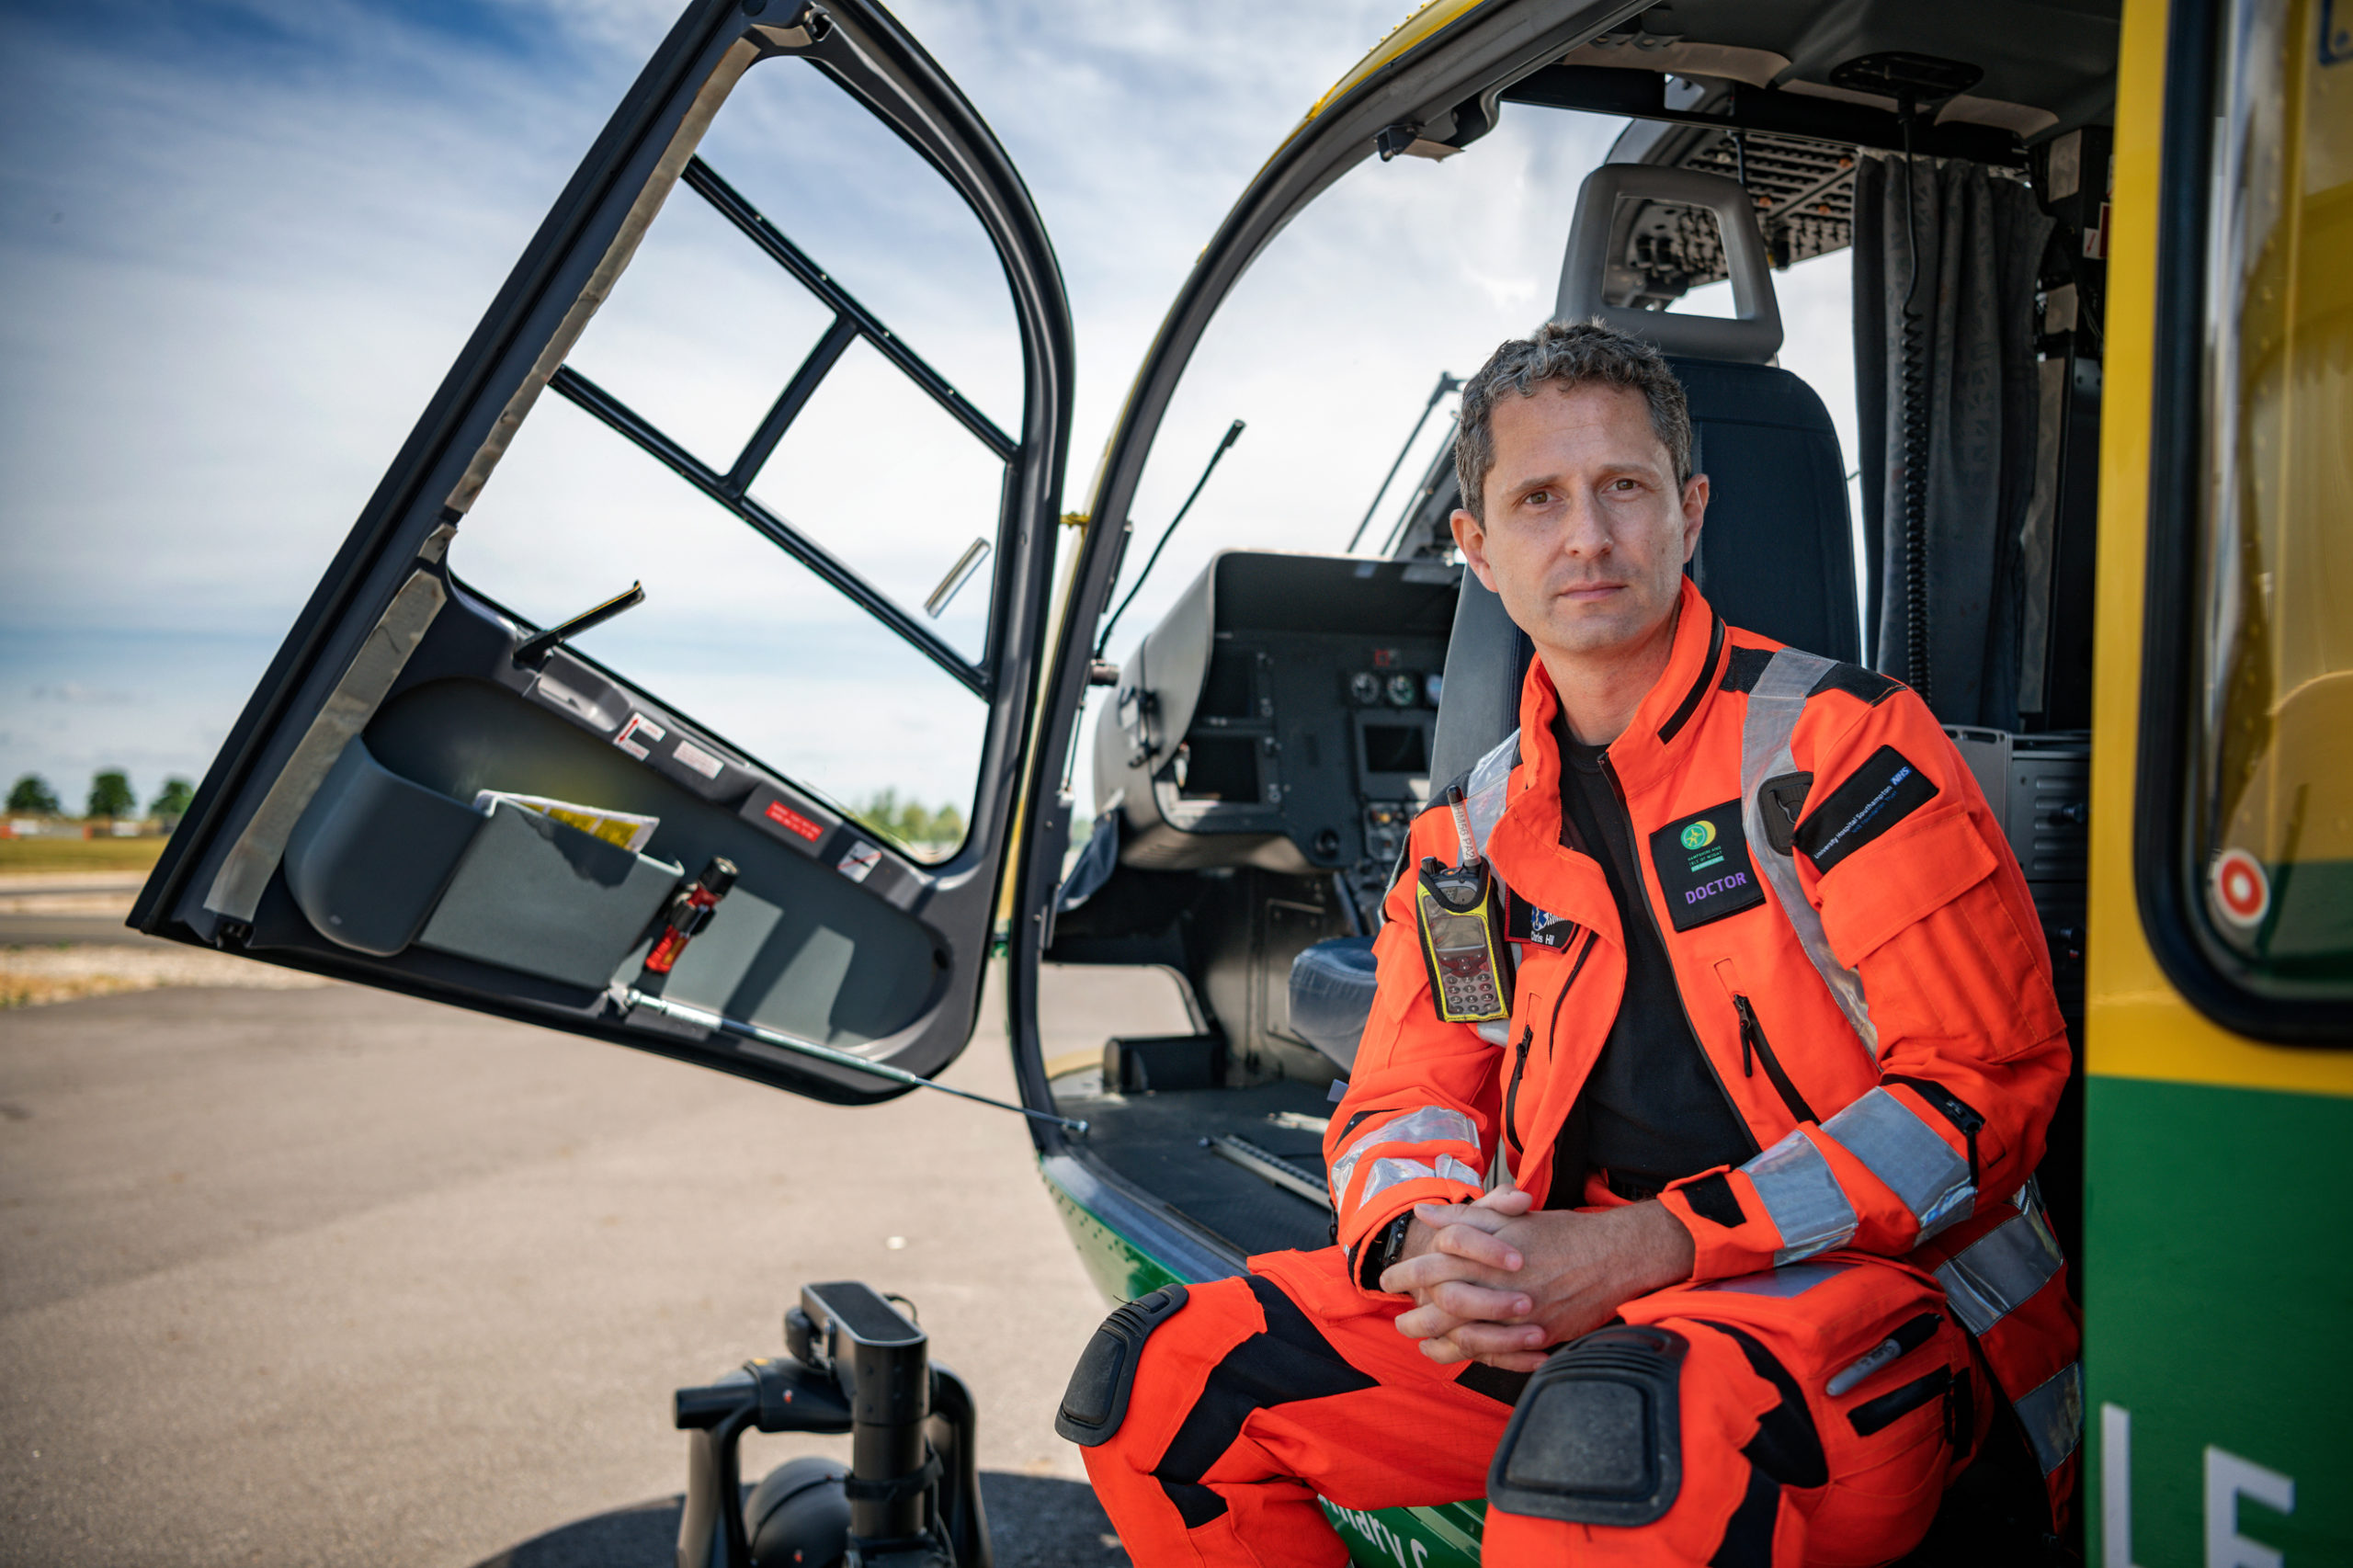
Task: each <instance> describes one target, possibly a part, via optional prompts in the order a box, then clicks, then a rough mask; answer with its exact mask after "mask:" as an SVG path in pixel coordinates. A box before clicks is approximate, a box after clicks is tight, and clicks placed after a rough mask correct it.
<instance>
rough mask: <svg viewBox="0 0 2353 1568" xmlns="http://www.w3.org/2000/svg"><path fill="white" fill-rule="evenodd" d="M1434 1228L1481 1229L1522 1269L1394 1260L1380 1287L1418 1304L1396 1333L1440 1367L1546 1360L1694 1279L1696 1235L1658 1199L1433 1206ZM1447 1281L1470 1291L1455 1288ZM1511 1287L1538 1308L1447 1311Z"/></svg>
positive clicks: (1519, 1367)
mask: <svg viewBox="0 0 2353 1568" xmlns="http://www.w3.org/2000/svg"><path fill="white" fill-rule="evenodd" d="M1433 1208H1434V1213H1433V1215H1432V1216H1430V1217H1428V1218H1429V1219H1430V1221H1431V1222H1437V1223H1455V1224H1469V1225H1474V1226H1476V1227H1477V1228H1479V1229H1481V1230H1483V1231H1486V1232H1488V1233H1491V1234H1493V1235H1495V1237H1496V1238H1497V1239H1498V1240H1500V1241H1503V1242H1506V1243H1508V1244H1510V1246H1511V1247H1512V1248H1513V1249H1515V1250H1517V1251H1518V1253H1519V1255H1520V1257H1521V1259H1522V1262H1521V1265H1520V1267H1518V1268H1516V1269H1506V1268H1502V1267H1495V1266H1494V1265H1492V1264H1488V1263H1483V1262H1479V1261H1475V1260H1473V1259H1471V1258H1466V1257H1462V1256H1458V1255H1456V1254H1454V1253H1450V1252H1444V1251H1432V1252H1425V1253H1423V1254H1421V1255H1420V1256H1415V1257H1409V1258H1406V1259H1404V1261H1403V1262H1400V1263H1397V1264H1394V1265H1392V1266H1391V1267H1390V1268H1389V1269H1388V1270H1387V1272H1385V1273H1383V1274H1382V1275H1381V1289H1382V1290H1392V1291H1396V1292H1398V1293H1400V1294H1405V1293H1411V1294H1412V1295H1413V1296H1414V1297H1415V1301H1417V1302H1418V1303H1420V1304H1418V1305H1416V1306H1415V1307H1414V1308H1412V1309H1411V1310H1410V1311H1408V1312H1404V1313H1402V1314H1401V1315H1400V1316H1399V1317H1398V1319H1397V1331H1398V1332H1399V1333H1400V1334H1404V1335H1408V1336H1409V1337H1411V1338H1415V1339H1418V1340H1420V1341H1421V1342H1422V1354H1424V1355H1426V1356H1427V1357H1429V1358H1430V1359H1432V1360H1433V1361H1438V1362H1441V1363H1447V1362H1454V1361H1461V1360H1467V1359H1471V1358H1477V1359H1479V1360H1481V1361H1484V1362H1487V1363H1488V1364H1489V1365H1491V1366H1495V1367H1501V1368H1504V1369H1506V1370H1510V1371H1521V1372H1532V1371H1534V1370H1535V1369H1537V1368H1538V1367H1540V1366H1542V1365H1543V1364H1544V1347H1545V1346H1551V1345H1559V1344H1562V1343H1563V1342H1564V1341H1567V1340H1571V1339H1574V1338H1575V1337H1577V1336H1578V1335H1582V1334H1586V1333H1590V1332H1591V1331H1592V1330H1594V1329H1596V1328H1598V1327H1600V1326H1601V1325H1602V1324H1605V1323H1608V1321H1609V1320H1610V1318H1611V1317H1613V1316H1615V1315H1616V1313H1617V1311H1618V1309H1619V1308H1620V1307H1621V1306H1623V1305H1624V1304H1625V1303H1626V1302H1628V1301H1632V1300H1633V1299H1634V1298H1635V1297H1637V1296H1643V1295H1647V1294H1649V1293H1650V1292H1651V1291H1653V1290H1660V1289H1662V1288H1663V1287H1665V1286H1668V1285H1672V1284H1675V1283H1676V1282H1677V1281H1678V1280H1682V1279H1687V1278H1689V1277H1690V1274H1691V1262H1692V1249H1691V1236H1690V1233H1689V1232H1688V1231H1686V1230H1685V1229H1684V1228H1683V1225H1682V1223H1681V1221H1677V1219H1676V1218H1675V1216H1674V1215H1673V1214H1671V1213H1669V1212H1668V1211H1667V1210H1665V1208H1664V1207H1662V1206H1661V1205H1660V1204H1658V1203H1656V1202H1644V1203H1630V1204H1628V1205H1626V1206H1625V1207H1624V1208H1621V1209H1606V1210H1599V1211H1597V1212H1585V1213H1580V1212H1578V1211H1576V1210H1565V1209H1548V1210H1538V1211H1537V1212H1535V1213H1532V1214H1527V1215H1523V1216H1520V1217H1518V1218H1511V1217H1507V1216H1504V1215H1500V1214H1495V1213H1494V1212H1493V1211H1492V1210H1460V1209H1443V1208H1437V1207H1436V1206H1433ZM1449 1284H1459V1285H1467V1286H1470V1287H1472V1288H1473V1289H1474V1290H1475V1292H1476V1293H1475V1294H1473V1293H1472V1292H1469V1291H1461V1290H1448V1289H1446V1287H1448V1286H1449ZM1495 1291H1510V1292H1514V1293H1516V1294H1517V1295H1518V1296H1520V1297H1523V1298H1526V1299H1527V1300H1528V1301H1530V1302H1531V1303H1533V1304H1532V1307H1531V1309H1530V1310H1529V1311H1528V1312H1524V1313H1520V1314H1518V1315H1517V1316H1514V1317H1511V1318H1506V1319H1495V1318H1483V1317H1476V1316H1470V1315H1462V1314H1458V1313H1456V1312H1449V1310H1448V1309H1447V1307H1446V1305H1445V1302H1446V1301H1447V1299H1448V1298H1449V1296H1454V1297H1457V1298H1458V1299H1461V1300H1465V1301H1470V1300H1476V1301H1492V1300H1493V1299H1494V1298H1493V1296H1492V1295H1490V1294H1489V1292H1495Z"/></svg>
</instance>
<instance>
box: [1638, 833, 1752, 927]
mask: <svg viewBox="0 0 2353 1568" xmlns="http://www.w3.org/2000/svg"><path fill="white" fill-rule="evenodd" d="M1651 865H1652V867H1653V868H1654V869H1655V870H1656V871H1657V872H1658V886H1659V891H1660V892H1663V893H1665V895H1666V913H1667V915H1668V917H1669V918H1670V919H1672V920H1673V921H1674V922H1675V928H1676V929H1677V930H1678V931H1688V930H1690V929H1691V928H1692V927H1693V926H1705V925H1706V924H1707V923H1708V922H1709V921H1711V920H1721V919H1722V918H1723V917H1724V916H1725V915H1737V914H1739V913H1740V912H1741V911H1742V910H1744V909H1754V908H1756V906H1757V905H1758V904H1760V903H1764V902H1765V890H1764V889H1763V888H1762V887H1760V886H1758V885H1757V881H1756V866H1755V865H1753V864H1752V863H1751V862H1750V860H1749V858H1748V834H1747V831H1746V830H1745V828H1743V827H1742V826H1741V822H1740V802H1739V801H1725V802H1724V803H1723V804H1722V805H1721V806H1711V807H1709V808H1708V809H1707V810H1706V811H1704V812H1695V813H1693V814H1692V815H1690V816H1688V817H1685V818H1683V819H1682V820H1681V821H1679V822H1671V823H1668V824H1666V825H1665V827H1663V828H1660V829H1659V830H1658V831H1657V832H1656V833H1654V834H1652V835H1651Z"/></svg>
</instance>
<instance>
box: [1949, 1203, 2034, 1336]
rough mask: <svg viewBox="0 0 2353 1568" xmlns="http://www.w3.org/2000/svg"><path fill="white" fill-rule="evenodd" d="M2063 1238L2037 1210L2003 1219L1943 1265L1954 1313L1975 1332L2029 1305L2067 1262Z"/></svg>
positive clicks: (1990, 1326)
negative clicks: (2047, 1223)
mask: <svg viewBox="0 0 2353 1568" xmlns="http://www.w3.org/2000/svg"><path fill="white" fill-rule="evenodd" d="M2065 1263H2066V1258H2065V1257H2064V1256H2062V1255H2061V1253H2060V1251H2059V1240H2058V1238H2057V1237H2056V1236H2053V1235H2052V1233H2051V1227H2050V1226H2048V1225H2046V1224H2044V1223H2043V1221H2042V1216H2041V1215H2040V1214H2037V1213H2034V1212H2032V1211H2029V1212H2027V1213H2023V1214H2020V1215H2018V1217H2017V1218H2015V1219H2011V1220H2006V1221H2003V1223H2002V1225H2001V1226H2000V1228H1999V1229H1997V1230H1995V1231H1993V1232H1991V1233H1988V1234H1986V1235H1984V1236H1981V1237H1979V1238H1978V1239H1977V1240H1976V1241H1973V1242H1972V1243H1970V1244H1969V1245H1968V1246H1967V1247H1966V1248H1964V1249H1963V1250H1962V1251H1961V1253H1960V1255H1959V1256H1955V1257H1954V1258H1953V1259H1952V1260H1951V1261H1950V1262H1949V1263H1947V1264H1945V1265H1944V1266H1943V1267H1940V1268H1938V1270H1937V1282H1938V1284H1940V1285H1942V1286H1943V1287H1944V1288H1945V1300H1946V1301H1949V1302H1950V1303H1951V1305H1952V1312H1953V1316H1955V1317H1957V1318H1959V1319H1960V1320H1961V1324H1962V1326H1964V1327H1966V1328H1967V1329H1968V1330H1969V1332H1970V1333H1972V1334H1976V1335H1983V1334H1984V1332H1985V1331H1986V1330H1987V1329H1989V1328H1992V1327H1993V1326H1994V1325H1995V1324H1997V1323H1999V1322H2001V1321H2002V1320H2003V1319H2004V1318H2005V1317H2007V1316H2008V1315H2009V1314H2010V1313H2011V1312H2013V1311H2015V1310H2016V1309H2018V1308H2019V1307H2022V1306H2024V1305H2025V1304H2026V1303H2027V1301H2028V1299H2029V1298H2030V1297H2031V1296H2033V1294H2034V1293H2035V1292H2036V1291H2038V1290H2041V1289H2042V1288H2043V1287H2044V1286H2045V1285H2048V1284H2049V1283H2051V1280H2052V1277H2053V1276H2054V1275H2056V1274H2057V1273H2058V1272H2059V1270H2060V1269H2061V1268H2062V1267H2064V1266H2065Z"/></svg>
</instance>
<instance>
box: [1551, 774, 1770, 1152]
mask: <svg viewBox="0 0 2353 1568" xmlns="http://www.w3.org/2000/svg"><path fill="white" fill-rule="evenodd" d="M1562 766H1563V767H1567V766H1568V764H1567V762H1566V761H1565V760H1563V763H1562ZM1601 776H1602V777H1603V778H1607V779H1608V780H1609V798H1610V799H1611V800H1612V801H1616V802H1617V804H1618V815H1619V817H1620V819H1621V820H1622V821H1623V822H1624V823H1625V824H1626V844H1627V846H1628V847H1629V848H1631V850H1632V851H1633V852H1634V866H1633V871H1634V889H1633V891H1634V893H1635V895H1636V896H1635V902H1636V903H1640V904H1641V905H1642V906H1643V919H1645V920H1647V921H1649V922H1650V923H1651V935H1652V936H1654V937H1657V938H1658V947H1659V951H1661V952H1663V953H1665V954H1666V955H1667V965H1668V970H1669V972H1670V973H1672V972H1673V968H1674V962H1675V955H1674V952H1673V949H1669V948H1668V947H1667V945H1666V933H1665V932H1664V931H1661V930H1660V929H1659V928H1658V911H1656V910H1654V909H1653V908H1652V907H1651V890H1650V884H1649V883H1648V882H1646V881H1643V846H1642V840H1641V839H1640V838H1638V837H1637V836H1636V835H1635V834H1634V812H1633V809H1632V808H1631V807H1630V806H1628V805H1627V804H1626V787H1625V786H1624V785H1623V784H1620V782H1619V781H1618V768H1617V767H1616V765H1615V764H1613V763H1612V762H1611V761H1610V760H1609V754H1608V752H1603V753H1602V754H1601ZM1675 1005H1676V1006H1677V1008H1679V1009H1681V1011H1682V1014H1683V1027H1684V1028H1686V1029H1688V1030H1689V1031H1690V1034H1691V1043H1692V1044H1693V1045H1695V1046H1698V1047H1699V1061H1700V1062H1701V1063H1702V1064H1703V1065H1705V1066H1706V1068H1707V1069H1708V1078H1709V1081H1710V1082H1711V1083H1713V1084H1714V1085H1716V1093H1718V1094H1720V1095H1722V1096H1723V1097H1724V1104H1725V1105H1726V1106H1727V1107H1729V1108H1731V1111H1732V1119H1733V1120H1734V1121H1736V1122H1738V1123H1739V1124H1740V1131H1741V1135H1742V1136H1743V1137H1745V1138H1746V1139H1747V1140H1748V1146H1749V1148H1750V1149H1751V1150H1754V1151H1761V1150H1762V1149H1763V1148H1764V1145H1763V1144H1761V1143H1759V1142H1757V1141H1756V1132H1755V1131H1752V1130H1751V1129H1750V1127H1749V1125H1748V1118H1747V1117H1746V1116H1745V1115H1744V1114H1743V1113H1742V1111H1741V1108H1740V1102H1739V1101H1738V1100H1736V1099H1734V1098H1733V1096H1732V1090H1731V1089H1730V1088H1729V1087H1728V1086H1727V1085H1725V1083H1724V1077H1723V1074H1721V1073H1719V1072H1717V1071H1716V1063H1715V1059H1714V1058H1712V1057H1711V1056H1710V1055H1709V1054H1708V1048H1707V1047H1706V1046H1704V1045H1700V1044H1699V1028H1698V1026H1697V1025H1695V1024H1693V1023H1692V1021H1691V1005H1690V1004H1689V1003H1688V1002H1686V1001H1685V1000H1684V999H1683V981H1682V978H1681V977H1680V976H1679V975H1678V976H1676V981H1675Z"/></svg>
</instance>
